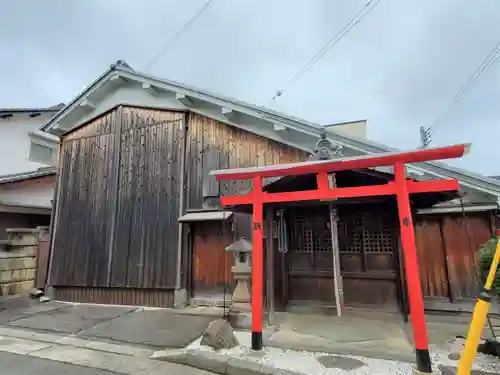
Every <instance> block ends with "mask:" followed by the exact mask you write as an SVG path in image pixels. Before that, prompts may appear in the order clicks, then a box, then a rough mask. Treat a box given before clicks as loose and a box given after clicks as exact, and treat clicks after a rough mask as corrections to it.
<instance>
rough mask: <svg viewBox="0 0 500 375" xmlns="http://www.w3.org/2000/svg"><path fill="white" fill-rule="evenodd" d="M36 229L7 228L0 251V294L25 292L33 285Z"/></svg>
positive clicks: (37, 233) (36, 247)
mask: <svg viewBox="0 0 500 375" xmlns="http://www.w3.org/2000/svg"><path fill="white" fill-rule="evenodd" d="M38 236H39V230H38V229H7V241H6V246H5V249H3V250H1V251H0V295H1V296H7V295H16V294H25V293H27V292H28V291H29V290H30V289H31V288H33V286H34V282H35V275H36V255H37V250H38Z"/></svg>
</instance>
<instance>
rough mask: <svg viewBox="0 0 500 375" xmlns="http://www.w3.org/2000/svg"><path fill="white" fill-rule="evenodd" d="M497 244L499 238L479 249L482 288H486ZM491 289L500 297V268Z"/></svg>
mask: <svg viewBox="0 0 500 375" xmlns="http://www.w3.org/2000/svg"><path fill="white" fill-rule="evenodd" d="M497 242H498V238H497V237H493V238H491V239H490V240H489V241H488V242H486V243H485V244H484V245H482V246H481V247H480V248H479V252H478V266H479V277H480V282H481V287H482V286H484V283H485V282H486V278H487V277H488V273H489V272H490V266H491V262H492V261H493V257H494V256H495V251H496V249H497ZM491 289H492V290H491V292H492V293H493V294H495V295H497V296H500V268H498V269H497V272H496V275H495V280H494V281H493V287H492V288H491Z"/></svg>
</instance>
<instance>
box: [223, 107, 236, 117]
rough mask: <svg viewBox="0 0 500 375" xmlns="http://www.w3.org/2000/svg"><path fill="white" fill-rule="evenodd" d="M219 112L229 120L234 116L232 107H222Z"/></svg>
mask: <svg viewBox="0 0 500 375" xmlns="http://www.w3.org/2000/svg"><path fill="white" fill-rule="evenodd" d="M221 112H222V115H223V116H224V117H225V118H227V119H228V120H230V119H231V118H233V116H234V111H233V110H232V109H229V108H225V107H222V108H221Z"/></svg>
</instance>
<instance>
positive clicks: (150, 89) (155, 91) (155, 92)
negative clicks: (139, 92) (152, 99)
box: [142, 83, 159, 96]
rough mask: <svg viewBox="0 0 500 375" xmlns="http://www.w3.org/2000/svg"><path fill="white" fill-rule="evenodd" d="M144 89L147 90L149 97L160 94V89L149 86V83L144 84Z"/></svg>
mask: <svg viewBox="0 0 500 375" xmlns="http://www.w3.org/2000/svg"><path fill="white" fill-rule="evenodd" d="M142 89H143V90H145V91H146V92H147V93H148V94H149V95H152V96H156V95H158V94H159V91H158V88H157V87H155V86H153V85H151V84H149V83H143V84H142Z"/></svg>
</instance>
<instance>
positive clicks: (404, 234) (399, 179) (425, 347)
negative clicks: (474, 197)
mask: <svg viewBox="0 0 500 375" xmlns="http://www.w3.org/2000/svg"><path fill="white" fill-rule="evenodd" d="M394 181H395V183H396V198H397V202H398V212H399V228H400V231H401V244H402V247H403V254H404V256H403V258H404V263H405V270H406V275H407V277H406V280H407V286H408V295H409V299H410V315H411V324H412V328H413V336H414V342H415V354H416V360H417V368H418V369H419V370H420V371H422V372H428V373H430V372H432V366H431V357H430V354H429V343H428V339H427V328H426V324H425V315H424V300H423V297H422V286H421V284H420V273H419V267H418V259H417V247H416V245H415V232H414V230H413V219H412V216H411V209H410V196H409V192H408V187H407V184H406V168H405V165H404V164H403V163H396V164H395V165H394Z"/></svg>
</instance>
